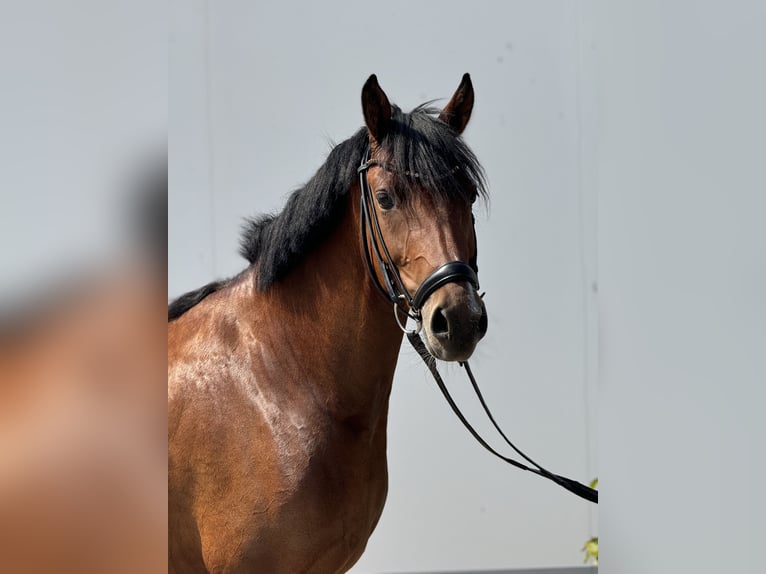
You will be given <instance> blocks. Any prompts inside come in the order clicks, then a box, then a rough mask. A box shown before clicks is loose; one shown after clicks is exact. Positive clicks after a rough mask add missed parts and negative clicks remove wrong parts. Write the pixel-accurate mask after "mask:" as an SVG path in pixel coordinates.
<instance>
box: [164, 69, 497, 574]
mask: <svg viewBox="0 0 766 574" xmlns="http://www.w3.org/2000/svg"><path fill="white" fill-rule="evenodd" d="M361 95H362V97H361V100H362V112H363V117H364V124H365V125H364V126H363V127H362V128H361V129H360V130H359V131H357V132H356V133H355V134H354V135H353V136H352V137H351V138H349V139H348V140H346V141H344V142H342V143H340V144H338V145H337V146H336V147H334V148H333V149H332V151H331V152H330V154H329V156H328V157H327V160H326V161H325V163H324V165H322V166H321V167H320V168H319V170H318V171H317V172H316V174H315V175H314V176H313V177H312V178H311V179H310V180H309V181H308V183H306V184H305V185H304V186H303V187H301V188H300V189H298V190H296V191H294V192H293V193H292V195H290V197H289V198H288V199H287V202H286V205H285V207H284V209H283V210H282V211H281V212H280V213H279V214H277V215H268V216H260V217H257V218H253V219H248V220H247V221H246V224H245V228H244V233H243V237H242V240H241V250H240V251H241V254H242V255H243V256H244V257H245V258H246V259H247V260H248V261H249V266H248V267H247V268H246V269H245V270H244V271H242V272H241V273H239V274H238V275H236V276H235V277H233V278H230V279H227V280H223V281H216V282H213V283H211V284H209V285H206V286H204V287H202V288H200V289H198V290H196V291H193V292H190V293H187V294H186V295H183V296H181V297H180V298H178V299H177V300H176V301H174V302H173V303H171V304H170V305H169V307H168V489H169V494H168V513H169V516H168V528H169V539H168V545H169V549H168V552H169V560H168V561H169V569H170V571H171V572H178V573H180V572H183V573H188V572H268V573H276V574H280V573H285V574H294V573H296V572H306V573H322V574H326V573H336V572H338V573H339V572H346V571H348V570H349V569H350V568H351V567H352V566H353V565H354V563H355V562H356V561H357V560H358V559H359V557H360V556H361V555H362V552H363V551H364V549H365V546H366V544H367V541H368V539H369V537H370V535H371V534H372V532H373V530H374V528H375V526H376V524H377V522H378V520H379V518H380V516H381V513H382V511H383V506H384V502H385V499H386V494H387V488H388V475H387V463H386V421H387V415H388V401H389V395H390V392H391V385H392V380H393V375H394V370H395V368H396V363H397V357H398V354H399V348H400V345H401V341H402V331H407V332H410V333H412V332H415V331H418V330H421V329H422V333H421V334H422V337H423V339H424V342H425V345H426V346H427V348H428V351H429V352H430V354H431V355H433V357H435V358H437V359H441V360H444V361H465V360H467V359H468V358H469V357H470V356H471V354H472V353H473V351H474V349H475V348H476V345H477V343H478V342H479V341H480V340H481V339H482V337H483V336H484V334H485V333H486V330H487V311H486V307H485V305H484V302H483V300H482V298H481V296H480V295H479V293H478V279H477V275H476V273H477V270H478V269H477V266H476V252H477V245H476V235H475V229H474V219H473V204H474V202H476V200H477V199H485V198H486V196H487V191H486V178H485V175H484V171H483V169H482V167H481V165H480V164H479V162H478V160H477V158H476V157H475V155H474V153H473V152H472V151H471V150H470V148H469V147H468V146H467V144H466V143H465V141H464V140H463V138H462V136H461V134H462V133H463V130H464V129H465V127H466V125H467V123H468V121H469V119H470V116H471V112H472V109H473V104H474V90H473V85H472V82H471V78H470V76H469V75H468V74H465V75H464V76H463V78H462V80H461V82H460V85H459V86H458V88H457V90H456V91H455V92H454V94H453V95H452V97H451V98H450V100H449V101H448V103H447V105H446V106H445V107H444V108H443V109H442V110H438V109H435V108H434V107H432V103H427V104H423V105H421V106H419V107H417V108H415V109H414V110H412V111H411V112H409V113H404V112H402V110H401V109H400V108H399V107H398V106H396V105H393V104H391V103H390V101H389V99H388V97H387V95H386V94H385V92H384V91H383V90H382V88H381V87H380V85H379V83H378V80H377V77H376V76H375V75H374V74H373V75H372V76H370V77H369V79H368V80H367V81H366V82H365V84H364V86H363V88H362V94H361ZM413 293H414V296H413V295H412V294H413ZM413 322H414V325H415V326H414V327H413V328H410V327H408V325H412V324H413Z"/></svg>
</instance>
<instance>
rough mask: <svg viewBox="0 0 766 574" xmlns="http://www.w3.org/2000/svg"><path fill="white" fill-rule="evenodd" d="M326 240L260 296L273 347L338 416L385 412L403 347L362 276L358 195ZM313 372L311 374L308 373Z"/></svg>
mask: <svg viewBox="0 0 766 574" xmlns="http://www.w3.org/2000/svg"><path fill="white" fill-rule="evenodd" d="M358 191H359V190H358V188H357V187H355V188H353V189H352V190H351V192H350V193H349V196H348V197H347V199H346V201H347V205H346V209H345V215H344V217H343V220H342V221H341V223H340V225H339V226H338V227H337V228H336V229H335V230H334V232H333V233H332V234H331V235H330V237H329V238H328V239H327V240H325V241H324V242H323V244H321V245H319V246H317V247H316V248H315V249H314V250H313V251H312V252H311V253H310V254H309V255H308V256H307V257H306V259H305V260H304V261H303V262H302V263H301V264H300V265H298V266H297V267H296V268H295V269H294V270H292V271H291V272H290V274H289V275H288V276H287V277H285V278H284V279H283V280H281V281H279V282H278V283H276V284H275V285H273V286H272V287H271V288H270V289H269V290H268V291H267V292H266V293H265V294H264V295H265V297H264V302H265V303H266V304H267V305H268V306H269V307H268V308H267V309H265V310H264V311H263V313H265V314H268V316H270V317H272V318H273V319H274V320H275V324H274V325H272V326H271V327H272V329H273V331H272V333H273V335H274V337H275V342H277V343H278V344H280V345H284V348H286V349H290V354H291V357H290V359H289V360H290V361H294V365H295V367H296V369H298V370H299V371H300V370H302V371H303V373H306V372H310V373H312V378H313V380H312V381H310V383H311V384H312V385H314V386H315V387H316V388H315V389H314V390H317V389H321V390H322V394H323V400H324V402H325V404H326V405H327V407H328V408H329V409H331V410H336V411H337V414H338V416H341V417H344V418H358V417H362V418H368V417H369V416H372V417H377V416H378V414H379V413H380V411H381V409H382V410H383V412H385V411H386V409H387V404H388V396H389V393H390V390H391V381H392V379H393V374H394V369H395V368H396V361H397V357H398V353H399V347H400V345H401V341H402V333H401V331H400V330H399V328H398V327H397V326H396V323H395V320H394V317H393V309H392V308H391V305H390V304H389V303H388V302H387V301H386V300H385V299H384V298H383V297H381V295H380V293H378V292H377V290H376V287H375V286H374V284H373V283H372V281H371V280H370V278H369V277H368V274H367V269H366V267H365V263H364V255H363V252H362V244H361V239H360V229H359V199H358V197H359V193H358ZM314 374H315V375H314Z"/></svg>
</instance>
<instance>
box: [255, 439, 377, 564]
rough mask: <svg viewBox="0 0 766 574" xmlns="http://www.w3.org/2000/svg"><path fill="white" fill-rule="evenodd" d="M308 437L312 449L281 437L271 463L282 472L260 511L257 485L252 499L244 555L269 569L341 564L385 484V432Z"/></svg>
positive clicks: (355, 552) (350, 557)
mask: <svg viewBox="0 0 766 574" xmlns="http://www.w3.org/2000/svg"><path fill="white" fill-rule="evenodd" d="M336 430H337V429H336ZM304 438H305V437H304ZM311 442H313V448H312V449H305V448H303V447H300V446H299V445H298V444H291V441H289V440H287V441H285V442H283V443H282V444H281V446H280V448H283V449H284V450H283V454H282V456H281V457H280V459H279V462H278V467H279V468H280V471H284V469H289V472H288V473H287V474H283V475H282V478H281V480H280V481H279V483H278V485H276V486H275V487H274V490H273V492H272V496H273V497H274V498H273V499H272V500H273V503H272V504H271V505H270V506H269V509H268V511H267V512H263V505H262V503H260V502H259V500H262V494H263V492H260V493H258V496H257V498H253V499H252V504H253V507H252V508H251V509H250V512H248V514H249V516H251V517H252V518H251V520H250V525H249V528H247V530H248V531H249V532H250V534H251V536H250V537H249V542H248V543H247V544H245V545H243V547H246V548H247V550H246V552H245V556H243V561H244V562H247V563H249V564H252V565H253V566H256V565H263V564H271V565H273V569H274V571H275V572H283V571H284V572H297V571H301V572H317V573H328V572H332V573H334V572H345V571H346V570H347V569H348V568H350V567H351V565H352V564H353V563H355V562H356V560H357V559H358V558H359V556H361V554H362V552H363V551H364V548H365V546H366V544H367V539H368V538H369V536H370V534H371V533H372V531H373V529H374V527H375V525H376V524H377V521H378V519H379V517H380V514H381V512H382V510H383V504H384V501H385V497H386V492H387V485H388V478H387V471H386V459H385V440H384V439H383V440H380V439H379V437H373V440H372V441H371V442H368V441H367V440H365V441H363V442H360V441H358V440H354V437H353V436H347V433H344V432H335V431H328V432H327V433H326V434H324V435H323V436H314V437H313V439H312V441H311Z"/></svg>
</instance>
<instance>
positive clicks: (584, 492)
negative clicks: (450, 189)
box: [357, 148, 598, 504]
mask: <svg viewBox="0 0 766 574" xmlns="http://www.w3.org/2000/svg"><path fill="white" fill-rule="evenodd" d="M372 166H380V167H384V168H386V169H388V168H387V167H386V166H385V165H384V164H382V163H381V162H379V161H377V160H374V159H371V158H370V150H369V148H367V150H365V152H364V155H363V156H362V163H361V164H360V166H359V169H358V170H357V171H358V173H359V185H360V187H361V198H360V199H361V201H360V203H361V206H360V209H359V212H360V215H359V218H360V226H359V227H360V233H361V239H362V251H363V253H364V260H365V264H366V267H367V272H368V274H369V276H370V278H371V279H372V282H373V284H374V285H375V287H376V288H377V290H378V291H379V292H380V293H381V295H383V297H385V298H386V299H388V300H389V302H391V303H392V304H393V306H394V317H395V318H396V323H397V324H398V325H399V328H400V329H401V330H402V331H403V332H404V334H405V335H407V339H409V341H410V344H411V345H412V347H413V348H414V349H415V351H416V352H417V353H418V355H420V357H421V358H422V359H423V361H424V362H425V364H426V366H427V367H428V369H429V370H430V371H431V374H432V375H433V377H434V380H435V381H436V384H437V386H438V387H439V390H440V391H441V393H442V395H444V398H445V399H446V401H447V403H448V404H449V406H450V408H451V409H452V411H453V412H454V413H455V415H456V416H457V417H458V419H459V420H460V422H461V423H463V426H465V428H466V429H468V432H470V433H471V435H472V436H473V437H474V438H475V439H476V441H477V442H478V443H479V444H480V445H481V446H483V447H484V448H485V449H486V450H488V451H489V452H490V453H492V454H493V455H494V456H496V457H498V458H499V459H500V460H503V461H504V462H507V463H508V464H510V465H512V466H515V467H516V468H519V469H521V470H526V471H529V472H532V473H534V474H537V475H538V476H542V477H544V478H547V479H548V480H552V481H553V482H555V483H556V484H558V485H559V486H561V487H563V488H565V489H566V490H568V491H570V492H572V493H573V494H576V495H577V496H579V497H581V498H584V499H585V500H588V501H590V502H594V503H596V504H598V491H597V490H595V489H593V488H590V487H589V486H585V485H584V484H581V483H579V482H577V481H576V480H572V479H571V478H566V477H565V476H561V475H558V474H554V473H552V472H550V471H548V470H546V469H545V468H543V467H542V466H540V465H539V464H537V463H536V462H535V461H534V460H532V459H531V458H530V457H528V456H527V455H526V454H524V453H523V452H522V451H521V450H520V449H519V448H517V447H516V445H514V444H513V443H512V442H511V441H510V440H509V439H508V437H507V436H506V435H505V433H504V432H503V430H502V429H501V428H500V426H499V425H498V424H497V422H496V421H495V417H494V416H492V413H491V411H490V410H489V407H488V406H487V403H486V401H485V400H484V396H483V395H482V393H481V391H480V390H479V385H478V383H477V382H476V379H475V378H474V376H473V372H472V371H471V367H470V366H469V365H468V361H462V362H461V363H460V365H461V366H462V367H463V368H465V371H466V374H467V375H468V378H469V379H470V381H471V386H472V387H473V390H474V392H475V393H476V396H477V397H478V399H479V402H480V403H481V406H482V408H483V409H484V412H485V413H486V415H487V417H488V418H489V420H490V422H491V423H492V426H494V427H495V429H496V430H497V432H498V433H499V434H500V436H501V437H502V438H503V440H504V441H505V442H506V444H508V445H509V446H510V447H511V448H512V449H513V450H514V451H515V452H516V453H518V454H519V456H521V457H522V458H523V459H524V460H525V461H527V462H528V463H529V465H530V466H527V465H526V464H523V463H521V462H519V461H517V460H514V459H512V458H509V457H506V456H504V455H502V454H500V453H499V452H498V451H496V450H495V449H494V448H493V447H492V446H490V445H489V443H487V441H486V440H484V438H482V436H481V435H480V434H479V433H478V432H477V431H476V429H474V428H473V426H471V423H469V422H468V420H467V419H466V418H465V416H464V415H463V413H462V412H461V411H460V408H459V407H458V406H457V404H456V403H455V401H454V400H453V398H452V396H451V395H450V392H449V390H448V389H447V386H446V385H445V384H444V381H443V380H442V378H441V375H440V374H439V371H438V370H437V368H436V358H435V357H434V356H433V355H431V353H430V352H429V351H428V349H427V348H426V346H425V344H424V343H423V340H422V339H421V338H420V335H419V333H420V330H421V329H422V327H423V320H422V315H421V310H422V308H423V305H424V304H425V302H426V301H427V300H428V297H430V296H431V294H432V293H433V292H434V291H436V290H437V289H439V288H440V287H443V286H444V285H447V284H448V283H457V282H461V281H466V282H468V283H470V284H471V285H473V287H474V288H475V289H477V290H478V289H479V278H478V275H477V272H478V267H477V264H476V257H475V256H474V258H472V260H471V261H470V263H465V262H463V261H450V262H448V263H445V264H444V265H442V266H441V267H438V268H437V269H436V270H434V271H433V272H432V273H431V274H430V275H428V277H426V278H425V279H424V280H423V282H422V283H421V284H420V286H419V287H418V289H417V290H416V291H415V294H414V295H411V294H410V292H409V291H408V290H407V287H406V286H405V285H404V282H403V281H402V277H401V275H400V274H399V269H398V268H397V266H396V263H394V261H393V259H392V258H391V254H390V253H389V251H388V247H387V246H386V242H385V240H384V238H383V234H382V232H381V230H380V222H379V221H378V215H377V212H376V211H375V205H374V204H373V198H372V192H371V191H370V184H369V182H368V181H367V170H368V169H369V168H370V167H372ZM405 175H409V176H412V177H416V178H417V177H418V174H409V173H406V174H405ZM368 230H369V240H368ZM475 238H476V231H475V229H474V240H475ZM373 257H374V258H375V261H376V263H377V264H378V268H379V269H380V274H381V276H382V277H383V284H381V282H380V280H379V279H378V275H377V274H376V273H375V268H374V266H373V261H372V259H373ZM402 304H405V305H406V306H407V307H406V308H402ZM400 312H404V313H405V314H406V316H407V317H409V318H410V319H412V320H413V321H415V328H414V329H407V327H406V319H405V324H402V322H401V320H400Z"/></svg>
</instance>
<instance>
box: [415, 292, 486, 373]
mask: <svg viewBox="0 0 766 574" xmlns="http://www.w3.org/2000/svg"><path fill="white" fill-rule="evenodd" d="M422 314H423V331H424V333H425V342H426V345H427V346H428V350H429V351H430V352H431V354H432V355H433V356H434V357H436V358H437V359H441V360H443V361H466V360H468V359H469V358H470V357H471V355H472V354H473V351H474V349H476V345H477V344H478V342H479V341H480V340H481V339H482V338H483V337H484V335H485V334H486V333H487V309H486V307H485V306H484V301H482V299H481V297H480V296H479V294H478V292H477V289H476V288H475V286H474V285H473V284H471V283H470V282H463V281H461V282H449V283H447V284H445V285H443V286H442V287H440V288H439V289H437V290H436V291H435V292H434V293H433V294H432V295H431V297H429V298H428V300H427V301H426V303H425V305H424V307H423V311H422Z"/></svg>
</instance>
